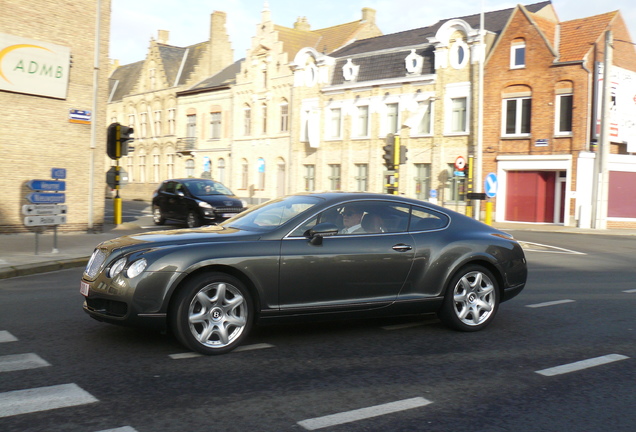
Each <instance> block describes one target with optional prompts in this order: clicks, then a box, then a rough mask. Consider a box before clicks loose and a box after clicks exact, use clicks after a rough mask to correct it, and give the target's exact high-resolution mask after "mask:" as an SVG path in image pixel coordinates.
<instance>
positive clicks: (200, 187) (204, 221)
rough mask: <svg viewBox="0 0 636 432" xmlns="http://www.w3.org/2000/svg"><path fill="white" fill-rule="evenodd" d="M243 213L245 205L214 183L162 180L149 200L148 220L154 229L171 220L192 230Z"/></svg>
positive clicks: (217, 183) (224, 188) (228, 191)
mask: <svg viewBox="0 0 636 432" xmlns="http://www.w3.org/2000/svg"><path fill="white" fill-rule="evenodd" d="M243 210H245V203H244V202H243V201H241V200H240V199H239V198H237V197H236V196H235V195H234V193H232V191H231V190H229V189H228V188H227V187H225V186H224V185H223V184H221V183H219V182H216V181H214V180H207V179H195V178H185V179H173V180H165V181H164V182H163V183H161V186H159V188H158V189H157V190H156V191H155V193H154V194H153V196H152V217H153V219H154V221H155V224H157V225H163V224H164V223H165V222H166V220H173V221H177V222H183V223H185V224H186V225H187V226H188V227H189V228H194V227H198V226H201V225H211V224H215V223H218V222H222V221H224V220H226V219H228V218H231V217H232V216H235V215H236V214H238V213H240V212H242V211H243Z"/></svg>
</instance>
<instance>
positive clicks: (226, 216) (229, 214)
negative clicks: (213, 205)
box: [221, 213, 236, 219]
mask: <svg viewBox="0 0 636 432" xmlns="http://www.w3.org/2000/svg"><path fill="white" fill-rule="evenodd" d="M221 216H222V217H224V218H228V219H229V218H231V217H232V216H236V213H223V214H222V215H221Z"/></svg>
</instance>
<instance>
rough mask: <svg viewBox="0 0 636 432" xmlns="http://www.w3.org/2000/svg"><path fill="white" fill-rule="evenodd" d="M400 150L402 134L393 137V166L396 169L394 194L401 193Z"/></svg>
mask: <svg viewBox="0 0 636 432" xmlns="http://www.w3.org/2000/svg"><path fill="white" fill-rule="evenodd" d="M400 150H401V148H400V136H399V135H395V138H394V139H393V167H394V169H395V175H394V181H393V195H399V194H400Z"/></svg>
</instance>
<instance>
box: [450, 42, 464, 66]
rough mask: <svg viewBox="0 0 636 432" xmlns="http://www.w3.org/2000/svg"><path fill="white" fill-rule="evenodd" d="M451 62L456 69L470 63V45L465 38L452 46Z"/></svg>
mask: <svg viewBox="0 0 636 432" xmlns="http://www.w3.org/2000/svg"><path fill="white" fill-rule="evenodd" d="M449 55H450V58H449V60H450V64H451V66H453V67H454V68H455V69H461V68H463V67H464V66H466V64H467V63H468V45H466V42H464V41H463V40H458V41H455V42H454V43H453V45H451V48H450V53H449Z"/></svg>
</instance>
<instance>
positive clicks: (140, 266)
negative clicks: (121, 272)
mask: <svg viewBox="0 0 636 432" xmlns="http://www.w3.org/2000/svg"><path fill="white" fill-rule="evenodd" d="M146 266H148V261H146V260H145V259H144V258H142V259H139V260H137V261H135V262H134V263H132V264H131V265H130V267H128V270H126V276H128V278H129V279H132V278H134V277H136V276H139V275H140V274H141V272H143V271H144V270H145V269H146Z"/></svg>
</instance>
